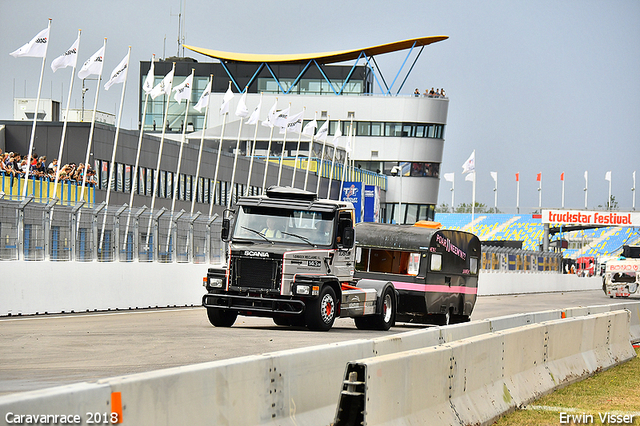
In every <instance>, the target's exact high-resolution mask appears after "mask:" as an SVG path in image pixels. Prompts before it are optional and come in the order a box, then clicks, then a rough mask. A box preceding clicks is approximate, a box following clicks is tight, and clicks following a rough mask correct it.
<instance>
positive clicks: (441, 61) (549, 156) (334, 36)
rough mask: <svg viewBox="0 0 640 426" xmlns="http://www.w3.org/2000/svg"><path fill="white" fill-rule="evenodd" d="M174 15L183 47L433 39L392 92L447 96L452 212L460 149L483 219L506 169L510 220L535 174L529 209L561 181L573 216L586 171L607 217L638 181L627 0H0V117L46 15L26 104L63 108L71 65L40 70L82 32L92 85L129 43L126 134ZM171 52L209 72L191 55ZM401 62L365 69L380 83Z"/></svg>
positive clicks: (308, 49) (18, 87)
mask: <svg viewBox="0 0 640 426" xmlns="http://www.w3.org/2000/svg"><path fill="white" fill-rule="evenodd" d="M180 13H181V14H182V15H183V18H184V19H183V20H184V26H183V32H184V43H185V44H188V45H193V46H198V47H205V48H210V49H214V50H223V51H229V52H238V53H273V54H276V53H282V54H284V53H315V52H327V51H334V50H344V49H352V48H361V47H366V46H372V45H377V44H384V43H390V42H394V41H399V40H405V39H409V38H414V37H423V36H432V35H447V36H449V39H447V40H445V41H442V42H439V43H435V44H433V45H430V46H427V47H426V48H425V49H424V51H423V53H422V55H421V56H420V58H419V59H418V62H417V63H416V65H415V67H414V69H413V71H412V73H411V75H410V76H409V78H408V79H407V83H406V84H405V86H404V88H403V91H402V92H403V93H407V94H409V93H412V92H413V90H414V89H415V88H419V89H420V90H421V92H424V89H426V88H431V87H435V88H444V89H445V90H446V93H447V96H448V97H449V100H450V102H449V116H448V121H447V126H446V130H445V145H444V155H443V160H442V165H441V169H440V175H441V176H442V175H443V174H444V173H455V205H458V204H460V203H471V199H472V184H471V182H468V181H465V180H464V176H463V175H462V174H461V172H462V164H463V163H464V162H465V160H466V159H467V158H468V157H469V155H470V154H471V152H472V151H474V150H475V152H476V172H477V176H476V180H477V183H476V201H477V202H480V203H484V204H485V205H487V206H489V207H493V205H494V191H493V189H494V182H493V179H492V178H491V175H490V172H497V173H498V208H499V209H500V210H501V211H503V212H506V213H515V206H516V182H515V174H516V173H519V174H520V208H521V211H522V212H525V211H531V210H533V209H536V208H537V207H538V204H539V193H538V185H539V184H538V182H537V181H536V175H537V174H538V173H541V174H542V207H543V208H560V206H561V190H562V186H561V181H560V174H561V173H562V172H564V173H565V207H566V208H574V209H583V208H584V199H585V192H584V190H583V189H584V187H585V180H584V173H585V171H588V175H589V182H588V188H589V189H588V207H589V208H594V207H597V206H598V205H604V204H605V203H606V202H607V198H608V191H609V186H608V185H609V182H607V181H606V180H605V173H606V172H607V171H611V172H612V175H611V176H612V179H611V186H612V188H611V192H612V195H613V196H615V199H616V201H617V202H618V207H619V209H620V210H631V207H632V191H631V188H632V186H633V181H632V173H633V172H634V171H636V170H637V171H638V172H640V163H639V161H638V159H640V25H638V23H639V22H640V2H639V1H637V0H612V1H604V0H549V1H547V0H529V1H512V0H491V1H487V0H466V1H462V0H451V1H446V2H443V1H432V0H419V1H416V0H414V1H406V0H395V1H393V2H388V1H382V0H369V1H367V2H361V1H351V2H345V1H336V0H326V1H323V2H310V1H302V2H300V1H291V0H279V1H277V2H276V1H264V0H262V1H257V0H244V1H243V0H237V1H234V2H231V1H226V2H222V1H212V0H154V1H150V0H140V1H130V0H127V1H123V0H112V1H110V2H93V1H86V0H83V1H76V0H65V1H51V0H47V1H42V0H30V1H27V2H17V1H11V0H0V119H6V120H10V119H12V118H13V97H14V96H15V97H31V98H35V97H36V95H37V88H38V80H39V77H40V69H41V64H42V60H41V59H39V58H13V57H12V56H10V55H9V53H10V52H12V51H14V50H16V49H18V48H19V47H20V46H22V45H23V44H25V43H26V42H28V41H29V40H31V38H32V37H34V36H35V35H36V34H37V33H38V32H39V31H40V30H42V29H44V28H46V26H47V23H48V19H49V18H51V19H52V26H51V33H50V44H49V50H48V54H47V65H46V68H45V74H44V79H43V86H42V93H41V97H42V98H53V99H55V100H58V101H61V104H62V107H63V108H64V107H66V99H67V94H68V90H69V81H70V68H67V69H62V70H58V71H57V72H56V73H55V74H54V73H52V72H51V68H50V67H49V65H50V62H51V61H52V60H53V59H54V58H56V57H57V56H59V55H60V54H62V53H63V52H64V51H65V50H66V49H67V48H68V47H69V46H71V44H72V43H73V41H74V40H75V39H76V37H77V33H78V29H82V38H81V44H80V48H79V61H78V62H79V66H80V64H81V63H82V62H83V61H84V60H86V59H87V58H89V56H91V55H92V54H93V53H94V52H95V51H97V50H98V49H99V48H100V47H101V46H102V43H103V39H104V38H105V37H106V38H107V48H106V53H105V64H104V74H105V76H107V77H108V74H110V73H111V70H113V69H114V68H115V67H116V65H117V64H118V63H119V62H120V60H121V59H122V58H123V57H124V56H125V55H126V53H127V48H128V46H131V48H132V51H131V58H132V60H131V64H132V65H131V68H130V69H131V74H130V77H129V83H128V85H127V91H126V98H125V102H124V107H123V114H122V127H123V128H128V129H131V128H136V123H137V93H138V83H137V79H133V78H131V76H132V75H136V76H137V75H138V74H139V62H140V61H141V60H149V59H150V57H151V55H152V54H156V56H158V57H163V56H165V57H168V56H175V55H176V54H177V53H178V47H177V39H178V22H179V18H178V16H179V14H180ZM185 55H186V56H191V57H194V58H195V59H196V60H198V61H201V62H207V61H210V58H207V57H204V56H202V55H199V54H197V53H194V52H190V51H186V53H185ZM405 56H406V52H400V53H394V54H390V55H384V56H379V57H377V58H376V60H377V62H378V64H379V65H380V66H381V68H382V69H383V72H384V74H385V77H386V78H388V79H391V78H392V77H393V76H395V75H396V73H397V71H398V67H399V66H400V64H401V63H402V61H403V60H404V58H405ZM412 59H413V56H412ZM412 59H411V60H412ZM405 69H406V68H405ZM402 75H404V74H402ZM81 84H82V83H81V80H79V79H76V80H75V83H74V95H73V97H72V101H71V107H72V108H80V107H81V102H82V100H81V95H80V92H81V90H80V89H79V88H81ZM87 87H88V88H89V91H88V92H87V95H86V97H85V106H86V105H87V104H88V105H90V106H92V105H93V99H94V97H93V96H94V95H93V93H94V91H95V81H87ZM395 87H397V86H395ZM120 95H121V86H119V85H118V86H114V87H112V88H111V89H110V90H109V91H108V92H105V91H104V90H102V89H101V90H100V94H99V102H98V109H99V110H101V111H106V112H110V113H113V114H116V113H117V112H118V107H119V103H120ZM407 160H411V159H407ZM637 180H638V182H639V183H640V173H637ZM450 188H451V184H450V183H449V182H446V181H444V179H442V180H441V183H440V192H439V196H438V203H439V204H442V203H446V204H451V192H450ZM636 208H637V209H640V197H637V201H636Z"/></svg>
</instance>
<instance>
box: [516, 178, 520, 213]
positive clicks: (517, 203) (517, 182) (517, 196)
mask: <svg viewBox="0 0 640 426" xmlns="http://www.w3.org/2000/svg"><path fill="white" fill-rule="evenodd" d="M516 177H517V178H518V179H516V214H520V172H518V173H516Z"/></svg>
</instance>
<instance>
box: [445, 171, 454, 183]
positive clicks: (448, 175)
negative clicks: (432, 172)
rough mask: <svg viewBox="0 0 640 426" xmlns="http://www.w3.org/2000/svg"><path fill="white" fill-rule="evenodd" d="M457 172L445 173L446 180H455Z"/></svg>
mask: <svg viewBox="0 0 640 426" xmlns="http://www.w3.org/2000/svg"><path fill="white" fill-rule="evenodd" d="M454 176H455V173H445V174H444V180H446V181H447V182H453V179H454Z"/></svg>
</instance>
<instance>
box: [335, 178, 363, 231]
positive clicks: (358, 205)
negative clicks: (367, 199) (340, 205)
mask: <svg viewBox="0 0 640 426" xmlns="http://www.w3.org/2000/svg"><path fill="white" fill-rule="evenodd" d="M340 199H341V200H342V201H348V202H350V203H351V204H353V207H354V208H355V210H356V223H358V222H360V221H361V220H362V219H361V214H360V213H361V210H362V182H344V183H343V184H342V191H341V194H340Z"/></svg>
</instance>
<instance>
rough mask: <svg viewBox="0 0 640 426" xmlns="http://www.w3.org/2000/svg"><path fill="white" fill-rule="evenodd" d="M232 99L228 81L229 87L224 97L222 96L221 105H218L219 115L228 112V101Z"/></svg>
mask: <svg viewBox="0 0 640 426" xmlns="http://www.w3.org/2000/svg"><path fill="white" fill-rule="evenodd" d="M231 99H233V92H232V91H231V83H229V88H228V89H227V91H226V93H225V94H224V98H222V105H220V115H225V114H226V113H228V112H229V102H231Z"/></svg>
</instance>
